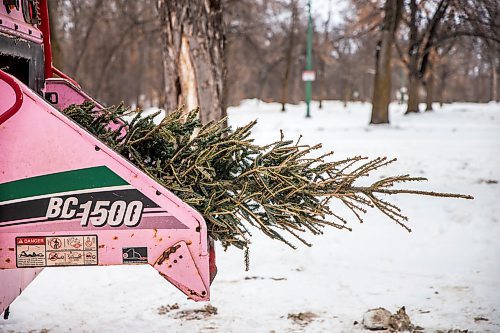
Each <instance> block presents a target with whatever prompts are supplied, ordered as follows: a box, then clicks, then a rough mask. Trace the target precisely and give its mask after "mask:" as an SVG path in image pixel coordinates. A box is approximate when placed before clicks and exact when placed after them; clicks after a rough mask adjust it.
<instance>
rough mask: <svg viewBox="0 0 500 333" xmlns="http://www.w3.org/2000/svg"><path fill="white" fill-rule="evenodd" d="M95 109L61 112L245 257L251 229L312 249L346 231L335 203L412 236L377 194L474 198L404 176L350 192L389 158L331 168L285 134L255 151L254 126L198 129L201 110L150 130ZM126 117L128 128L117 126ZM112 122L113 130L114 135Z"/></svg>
mask: <svg viewBox="0 0 500 333" xmlns="http://www.w3.org/2000/svg"><path fill="white" fill-rule="evenodd" d="M94 108H95V105H93V104H92V103H89V102H87V103H84V104H82V105H72V106H70V107H68V108H67V109H66V110H64V111H63V112H64V113H65V114H66V115H67V116H68V117H70V118H71V119H73V120H74V121H75V122H77V123H78V124H80V126H82V127H83V128H85V129H86V130H88V131H89V132H90V133H92V134H93V135H94V136H96V137H97V138H98V139H99V140H101V141H102V142H104V143H106V144H107V145H108V146H110V147H111V148H112V149H114V150H115V151H117V152H118V153H119V154H121V155H123V156H124V157H125V158H127V159H128V160H130V161H131V162H132V163H133V164H135V165H136V166H137V167H139V168H140V169H142V170H143V171H144V172H146V173H147V174H148V175H149V176H151V177H152V178H154V179H155V180H156V181H158V182H159V183H160V184H162V185H163V186H165V188H167V189H168V190H170V191H172V192H173V193H175V194H176V195H177V196H178V197H179V198H181V199H182V200H183V201H184V202H186V203H187V204H189V205H191V206H192V207H194V208H195V209H197V210H198V211H199V212H200V213H201V214H202V215H203V216H204V218H205V220H206V222H207V226H208V232H209V235H210V236H211V237H212V238H214V239H215V240H218V241H220V242H221V243H222V245H223V246H224V247H228V246H231V245H233V246H236V247H238V248H240V249H245V250H248V247H249V244H250V237H251V230H252V229H254V228H257V229H258V230H260V231H261V232H263V233H264V234H265V235H266V236H268V237H270V238H272V239H277V240H280V241H282V242H284V243H286V244H288V245H289V246H291V247H294V245H293V244H292V243H291V242H290V239H297V240H299V241H301V242H302V243H304V244H306V245H310V244H308V242H306V241H305V240H304V239H303V238H302V237H301V234H303V233H306V232H310V233H312V234H321V233H322V229H323V228H324V227H325V226H331V227H334V228H338V229H346V230H351V229H350V227H349V225H348V221H347V219H346V218H345V217H343V216H341V215H339V214H337V213H336V212H335V211H333V210H332V208H331V205H330V204H331V203H332V202H333V201H337V202H339V203H341V204H343V205H344V206H345V207H347V208H348V209H349V210H350V211H351V212H352V214H353V217H354V218H355V219H356V220H358V221H359V222H363V214H364V213H366V212H367V210H368V209H370V208H375V209H378V210H379V211H381V212H382V213H383V214H385V215H386V216H387V217H389V218H390V219H391V220H393V221H395V222H396V223H398V224H399V225H401V226H402V227H404V228H405V229H406V230H408V231H410V229H409V228H408V227H407V226H406V225H405V222H406V221H407V220H408V219H407V217H406V216H405V215H404V214H403V213H402V212H401V210H400V209H399V208H398V207H397V206H396V205H395V204H393V203H390V202H389V201H387V200H386V199H385V198H384V197H385V196H388V195H394V194H402V193H407V194H415V195H429V196H436V197H454V198H466V199H472V197H471V196H468V195H460V194H452V193H439V192H428V191H418V190H411V189H404V188H401V187H398V186H397V185H399V184H404V183H409V182H420V181H425V180H426V179H425V178H422V177H412V176H410V175H399V176H391V177H384V178H382V179H378V180H377V181H374V182H373V183H371V184H370V185H368V186H360V185H357V181H359V180H360V179H361V178H365V177H368V176H369V175H370V173H372V172H373V171H375V170H378V169H381V168H384V167H385V166H387V165H388V164H391V163H393V162H395V159H387V158H386V157H379V158H375V159H368V158H365V157H361V156H355V157H351V158H346V159H342V160H337V161H335V160H333V159H332V158H331V155H332V154H333V153H332V152H329V153H326V154H323V155H320V156H313V155H314V154H313V153H312V152H313V151H315V150H318V149H320V148H321V145H320V144H318V145H314V146H309V145H304V144H301V143H300V138H299V139H298V140H286V139H285V137H284V135H283V133H281V137H280V139H279V140H277V141H276V142H272V143H269V144H267V145H258V144H256V143H255V142H254V140H253V139H252V138H251V130H252V128H253V126H254V125H255V123H256V122H255V121H254V122H251V123H249V124H248V125H246V126H243V127H239V128H236V129H234V130H232V129H231V128H230V127H227V126H226V125H225V123H226V122H225V120H221V121H218V122H210V123H208V124H205V125H202V124H201V123H200V121H199V120H198V112H199V110H192V111H189V112H183V110H177V111H175V112H171V113H169V114H167V115H166V116H165V118H163V120H161V122H160V123H159V124H155V122H154V121H153V119H154V118H155V117H156V116H158V115H159V113H160V111H158V112H157V113H154V114H152V115H149V116H144V115H143V114H142V112H141V111H140V110H136V111H130V110H129V109H128V108H126V107H124V106H123V105H119V106H117V107H110V108H106V109H103V110H99V111H97V112H95V111H93V110H94ZM130 116H132V118H131V120H130V121H124V120H123V119H124V117H125V118H128V117H130ZM110 123H114V124H116V125H117V126H114V128H115V129H112V128H110V126H109V124H110ZM252 227H253V228H252ZM290 236H291V237H290Z"/></svg>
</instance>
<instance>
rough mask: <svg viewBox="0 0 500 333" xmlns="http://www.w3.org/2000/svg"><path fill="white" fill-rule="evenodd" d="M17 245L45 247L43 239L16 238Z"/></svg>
mask: <svg viewBox="0 0 500 333" xmlns="http://www.w3.org/2000/svg"><path fill="white" fill-rule="evenodd" d="M16 244H17V245H45V237H18V238H16Z"/></svg>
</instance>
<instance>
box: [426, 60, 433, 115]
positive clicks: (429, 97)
mask: <svg viewBox="0 0 500 333" xmlns="http://www.w3.org/2000/svg"><path fill="white" fill-rule="evenodd" d="M430 52H431V55H430V57H429V62H428V65H427V79H426V80H425V104H426V107H425V111H433V108H432V102H434V61H435V54H434V51H432V50H431V51H430Z"/></svg>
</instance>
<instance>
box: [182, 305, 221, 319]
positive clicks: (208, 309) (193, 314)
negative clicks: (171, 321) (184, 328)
mask: <svg viewBox="0 0 500 333" xmlns="http://www.w3.org/2000/svg"><path fill="white" fill-rule="evenodd" d="M216 314H217V308H216V307H215V306H213V305H210V304H207V305H205V306H204V307H203V308H201V309H193V310H181V311H179V312H177V313H176V315H175V318H176V319H185V320H202V319H205V318H208V317H212V316H214V315H216Z"/></svg>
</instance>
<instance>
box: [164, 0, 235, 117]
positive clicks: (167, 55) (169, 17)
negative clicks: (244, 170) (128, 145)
mask: <svg viewBox="0 0 500 333" xmlns="http://www.w3.org/2000/svg"><path fill="white" fill-rule="evenodd" d="M159 9H160V16H161V17H160V19H161V24H162V28H163V31H162V37H163V49H162V51H163V67H164V81H165V105H164V107H165V109H166V110H174V109H177V108H179V107H180V106H181V105H184V106H185V108H186V109H187V110H190V109H193V108H196V107H198V106H199V107H200V109H201V112H200V118H201V121H202V122H203V123H207V122H208V121H211V120H220V119H222V118H223V117H225V116H226V99H227V93H226V89H227V87H226V76H227V70H226V58H225V56H226V55H225V48H226V47H225V43H226V35H225V26H224V21H223V16H222V0H204V1H183V0H159Z"/></svg>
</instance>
